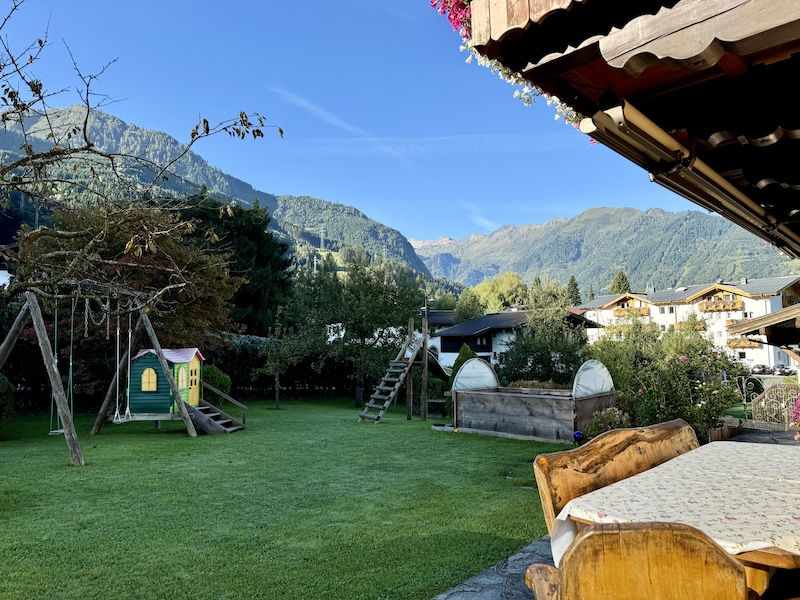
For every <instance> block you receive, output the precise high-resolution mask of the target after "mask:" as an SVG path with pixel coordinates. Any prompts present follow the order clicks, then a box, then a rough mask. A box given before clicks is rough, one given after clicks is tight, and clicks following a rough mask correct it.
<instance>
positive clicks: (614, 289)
mask: <svg viewBox="0 0 800 600" xmlns="http://www.w3.org/2000/svg"><path fill="white" fill-rule="evenodd" d="M630 291H631V283H630V281H628V276H627V275H626V274H625V271H620V272H619V273H617V274H616V275H615V276H614V279H613V280H612V281H611V285H610V286H609V287H608V293H609V294H625V293H626V292H630Z"/></svg>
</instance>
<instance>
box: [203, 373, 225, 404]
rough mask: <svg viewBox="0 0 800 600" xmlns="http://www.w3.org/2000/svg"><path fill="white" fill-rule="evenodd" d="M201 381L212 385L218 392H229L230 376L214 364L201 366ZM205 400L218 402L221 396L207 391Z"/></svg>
mask: <svg viewBox="0 0 800 600" xmlns="http://www.w3.org/2000/svg"><path fill="white" fill-rule="evenodd" d="M203 381H205V382H206V383H207V384H209V385H212V386H214V387H215V388H217V389H218V390H219V391H220V392H225V393H226V394H230V392H231V378H230V377H229V376H228V375H226V374H225V373H224V372H223V371H222V370H221V369H219V368H217V367H215V366H214V365H205V366H204V367H203ZM206 400H208V401H209V402H212V403H213V402H219V401H220V400H222V398H220V397H219V395H218V394H215V393H214V392H208V395H207V396H206Z"/></svg>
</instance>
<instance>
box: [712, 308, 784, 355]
mask: <svg viewBox="0 0 800 600" xmlns="http://www.w3.org/2000/svg"><path fill="white" fill-rule="evenodd" d="M728 333H729V334H730V335H741V336H751V335H763V336H765V337H766V338H767V344H770V345H772V346H781V347H785V346H790V347H796V346H798V345H799V344H800V304H795V305H794V306H790V307H788V308H784V309H783V310H779V311H777V312H774V313H771V314H768V315H764V316H763V317H758V318H756V319H746V320H743V321H740V322H738V323H734V324H733V325H729V326H728ZM759 341H760V340H759Z"/></svg>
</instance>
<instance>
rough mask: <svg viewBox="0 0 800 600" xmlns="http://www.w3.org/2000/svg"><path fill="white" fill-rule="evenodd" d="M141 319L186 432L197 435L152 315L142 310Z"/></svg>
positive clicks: (190, 435)
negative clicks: (154, 325) (149, 315)
mask: <svg viewBox="0 0 800 600" xmlns="http://www.w3.org/2000/svg"><path fill="white" fill-rule="evenodd" d="M141 320H142V323H144V328H145V330H146V331H147V335H148V336H149V337H150V343H152V344H153V349H154V350H155V351H156V356H157V357H158V362H159V363H160V364H161V369H162V370H163V371H164V377H166V379H167V383H169V387H170V389H171V390H172V395H173V397H174V398H175V403H176V404H177V405H178V410H179V411H180V412H181V417H182V418H183V422H184V423H185V424H186V432H187V433H188V434H189V437H197V430H196V429H195V428H194V423H192V418H191V417H190V416H189V411H188V410H186V403H184V401H183V398H181V393H180V390H178V386H177V384H176V383H175V378H174V377H173V376H172V373H171V372H170V370H169V365H168V364H167V359H166V358H164V350H162V349H161V343H160V342H159V341H158V338H157V337H156V332H155V330H154V329H153V324H152V323H151V322H150V317H148V316H147V313H145V312H142V316H141Z"/></svg>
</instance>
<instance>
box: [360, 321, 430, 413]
mask: <svg viewBox="0 0 800 600" xmlns="http://www.w3.org/2000/svg"><path fill="white" fill-rule="evenodd" d="M421 347H422V340H421V339H420V340H417V339H416V338H413V337H410V338H408V339H406V342H405V344H403V347H402V348H401V349H400V352H399V353H398V354H397V357H395V359H394V360H391V361H389V366H388V367H387V369H386V374H385V375H384V376H383V378H382V379H381V381H380V383H379V384H378V385H377V386H375V391H374V392H373V393H372V395H371V396H370V397H369V399H370V401H369V402H367V403H366V404H364V410H362V411H361V412H360V413H359V415H358V420H359V421H364V420H368V421H374V422H375V423H378V422H380V420H381V419H382V418H383V415H384V414H385V413H386V411H387V410H389V407H390V406H391V404H392V402H394V399H395V398H396V397H397V393H398V392H399V391H400V387H401V386H402V385H403V381H405V378H406V375H408V372H409V371H410V370H411V365H412V364H413V363H414V359H415V358H416V356H417V353H418V352H419V349H420V348H421ZM375 411H377V412H375Z"/></svg>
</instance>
